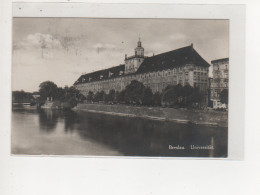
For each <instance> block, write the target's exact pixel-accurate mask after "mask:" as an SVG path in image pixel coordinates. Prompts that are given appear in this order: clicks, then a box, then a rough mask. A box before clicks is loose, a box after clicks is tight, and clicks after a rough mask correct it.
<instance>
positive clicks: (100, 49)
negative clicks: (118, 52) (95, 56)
mask: <svg viewBox="0 0 260 195" xmlns="http://www.w3.org/2000/svg"><path fill="white" fill-rule="evenodd" d="M93 48H94V49H95V50H96V52H97V53H100V52H103V51H106V50H115V49H116V46H115V45H113V44H109V43H105V44H104V43H97V44H95V45H93Z"/></svg>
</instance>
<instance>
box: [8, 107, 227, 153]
mask: <svg viewBox="0 0 260 195" xmlns="http://www.w3.org/2000/svg"><path fill="white" fill-rule="evenodd" d="M197 146H199V147H202V146H204V147H206V148H207V147H208V148H207V149H200V148H199V149H194V147H195V148H196V147H197ZM192 147H193V149H192ZM169 148H170V149H169ZM183 148H184V149H183ZM209 148H211V149H209ZM212 148H214V149H212ZM11 151H12V154H26V155H41V154H43V155H84V156H152V157H153V156H154V157H160V156H161V157H163V156H167V157H226V156H227V128H225V127H210V126H199V125H194V124H180V123H175V122H165V121H156V120H150V119H143V118H135V117H123V116H114V115H106V114H100V113H89V112H84V111H61V110H43V109H41V110H37V109H14V110H13V111H12V131H11Z"/></svg>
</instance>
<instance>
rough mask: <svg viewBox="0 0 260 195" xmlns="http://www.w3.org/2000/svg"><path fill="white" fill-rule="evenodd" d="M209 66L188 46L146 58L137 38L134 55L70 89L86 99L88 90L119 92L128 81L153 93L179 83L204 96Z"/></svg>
mask: <svg viewBox="0 0 260 195" xmlns="http://www.w3.org/2000/svg"><path fill="white" fill-rule="evenodd" d="M209 66H210V65H209V64H208V63H207V62H206V61H205V60H204V59H203V58H202V57H201V56H200V55H199V54H198V53H197V52H196V50H195V49H194V48H193V45H192V44H191V45H190V46H187V47H183V48H179V49H176V50H172V51H169V52H165V53H161V54H158V55H153V56H151V57H146V56H144V48H143V47H142V43H141V41H140V39H139V41H138V43H137V47H136V48H135V54H134V55H133V56H130V57H127V55H125V64H121V65H119V66H115V67H111V68H108V69H104V70H100V71H95V72H92V73H88V74H85V75H81V76H80V77H79V79H78V80H77V81H76V82H75V83H74V86H75V87H76V88H77V89H78V90H79V91H80V92H81V93H82V94H83V95H85V96H87V94H88V92H89V91H92V92H94V93H96V92H98V91H102V90H103V91H104V92H105V93H108V92H109V91H110V90H111V89H114V90H115V91H121V90H123V89H125V87H126V86H127V85H128V84H130V83H131V81H132V80H137V81H139V82H142V83H143V84H144V85H145V86H146V87H150V88H151V89H152V91H153V92H157V91H158V92H161V91H162V90H163V89H164V88H165V87H167V86H168V85H178V84H181V85H182V86H185V85H190V86H192V87H199V88H200V90H201V91H203V92H205V94H207V93H208V91H207V90H208V72H209Z"/></svg>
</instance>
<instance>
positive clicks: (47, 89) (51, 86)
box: [39, 81, 58, 100]
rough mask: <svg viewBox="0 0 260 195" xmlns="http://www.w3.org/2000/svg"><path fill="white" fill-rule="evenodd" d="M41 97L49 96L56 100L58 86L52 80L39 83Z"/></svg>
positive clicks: (44, 98)
mask: <svg viewBox="0 0 260 195" xmlns="http://www.w3.org/2000/svg"><path fill="white" fill-rule="evenodd" d="M39 88H40V89H39V92H40V96H41V99H43V100H46V99H47V97H52V98H53V99H54V100H55V99H56V98H57V97H58V87H57V85H56V84H55V83H53V82H52V81H45V82H42V83H41V84H40V85H39Z"/></svg>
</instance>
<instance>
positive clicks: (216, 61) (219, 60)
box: [211, 58, 229, 64]
mask: <svg viewBox="0 0 260 195" xmlns="http://www.w3.org/2000/svg"><path fill="white" fill-rule="evenodd" d="M225 61H229V58H221V59H217V60H212V61H211V63H212V64H214V63H218V62H225Z"/></svg>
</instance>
